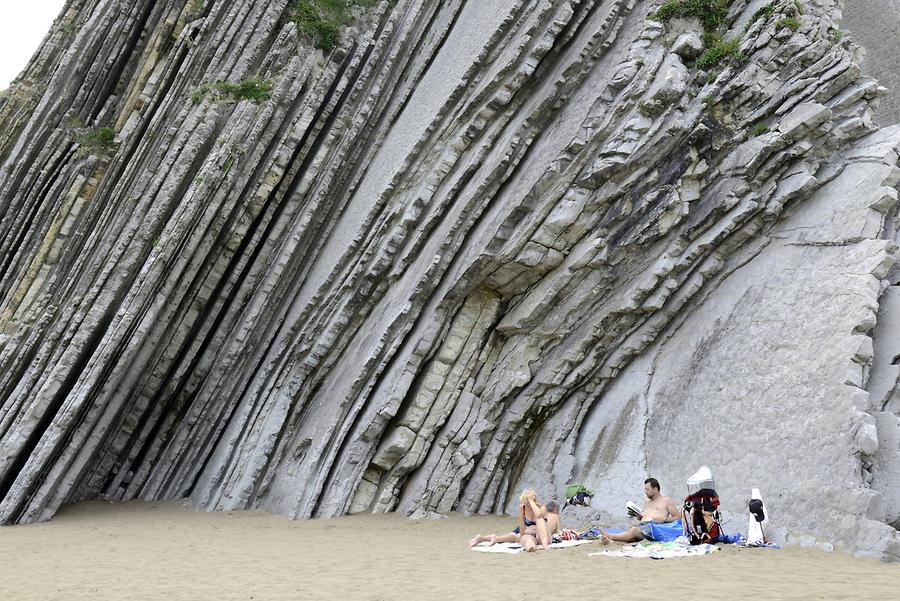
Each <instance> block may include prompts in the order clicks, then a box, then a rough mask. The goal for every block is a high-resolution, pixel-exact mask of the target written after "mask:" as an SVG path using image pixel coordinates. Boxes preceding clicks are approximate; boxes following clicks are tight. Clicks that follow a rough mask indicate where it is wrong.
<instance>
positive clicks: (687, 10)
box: [650, 0, 731, 31]
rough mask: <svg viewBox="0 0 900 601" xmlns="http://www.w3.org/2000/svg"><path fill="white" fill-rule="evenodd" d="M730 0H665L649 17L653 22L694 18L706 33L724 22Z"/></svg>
mask: <svg viewBox="0 0 900 601" xmlns="http://www.w3.org/2000/svg"><path fill="white" fill-rule="evenodd" d="M730 4H731V0H666V3H665V4H663V5H662V6H660V7H659V9H658V10H657V11H656V12H655V13H653V14H651V15H650V18H651V19H653V20H655V21H663V22H665V21H670V20H672V19H675V18H678V17H682V18H685V17H696V18H698V19H700V22H701V23H703V29H704V30H706V31H715V30H716V29H718V28H719V25H721V24H722V23H723V22H724V21H725V17H726V16H727V15H728V6H729V5H730Z"/></svg>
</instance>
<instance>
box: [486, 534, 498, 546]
mask: <svg viewBox="0 0 900 601" xmlns="http://www.w3.org/2000/svg"><path fill="white" fill-rule="evenodd" d="M496 544H497V535H496V534H492V535H491V538H489V539H488V547H491V546H493V545H496Z"/></svg>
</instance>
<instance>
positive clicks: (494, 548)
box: [472, 540, 594, 553]
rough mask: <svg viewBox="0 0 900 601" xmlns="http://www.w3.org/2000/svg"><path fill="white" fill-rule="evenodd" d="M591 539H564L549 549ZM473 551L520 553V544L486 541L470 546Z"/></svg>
mask: <svg viewBox="0 0 900 601" xmlns="http://www.w3.org/2000/svg"><path fill="white" fill-rule="evenodd" d="M592 542H594V541H592V540H564V541H562V542H558V543H553V544H551V545H550V548H551V549H565V548H566V547H577V546H578V545H586V544H588V543H592ZM537 548H538V549H543V548H544V545H538V546H537ZM472 550H473V551H481V552H482V553H521V552H522V545H520V544H519V543H496V544H494V545H490V546H488V544H487V543H479V544H477V545H475V546H474V547H472Z"/></svg>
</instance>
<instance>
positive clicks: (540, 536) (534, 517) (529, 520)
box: [469, 490, 560, 551]
mask: <svg viewBox="0 0 900 601" xmlns="http://www.w3.org/2000/svg"><path fill="white" fill-rule="evenodd" d="M519 501H520V502H521V504H520V505H519V525H518V526H517V527H516V529H515V530H513V531H512V532H510V533H508V534H499V535H498V534H489V535H486V536H483V535H481V534H479V535H478V536H476V537H475V538H473V539H472V540H471V541H469V546H470V547H474V546H475V545H477V544H479V543H483V542H487V543H488V544H489V546H490V545H493V544H495V543H521V545H522V547H524V550H525V551H534V550H535V548H536V547H537V545H538V543H540V544H542V545H544V548H545V549H546V548H548V547H549V546H550V537H551V536H552V535H553V533H554V532H556V531H557V530H559V527H560V526H559V504H557V503H556V502H555V501H550V502H549V503H547V504H546V505H541V504H539V503H538V502H537V494H536V493H535V492H534V491H533V490H526V491H525V492H523V493H522V495H521V496H520V497H519Z"/></svg>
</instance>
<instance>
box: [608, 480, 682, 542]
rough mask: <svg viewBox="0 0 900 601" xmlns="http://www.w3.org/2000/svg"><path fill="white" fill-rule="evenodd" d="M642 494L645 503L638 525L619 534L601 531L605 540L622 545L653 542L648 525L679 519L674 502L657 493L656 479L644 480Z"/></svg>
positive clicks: (657, 484) (657, 483)
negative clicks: (644, 496)
mask: <svg viewBox="0 0 900 601" xmlns="http://www.w3.org/2000/svg"><path fill="white" fill-rule="evenodd" d="M644 494H645V495H647V502H646V503H645V504H644V512H643V513H642V514H641V515H639V516H637V517H638V519H640V520H641V521H640V522H639V523H638V525H637V526H633V527H631V528H629V529H628V530H626V531H625V532H622V533H619V534H613V533H610V532H604V531H601V532H602V533H603V535H604V536H605V537H606V538H608V539H609V540H614V541H618V542H622V543H633V542H637V541H640V540H644V539H646V540H654V538H653V533H652V532H651V530H650V524H652V523H654V522H656V523H657V524H664V523H666V522H674V521H675V520H677V519H679V518H680V517H681V516H680V513H679V511H678V507H676V506H675V502H674V501H673V500H672V499H671V498H669V497H666V496H664V495H663V494H662V493H660V492H659V481H658V480H657V479H656V478H647V479H646V480H644Z"/></svg>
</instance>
